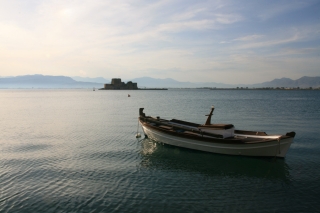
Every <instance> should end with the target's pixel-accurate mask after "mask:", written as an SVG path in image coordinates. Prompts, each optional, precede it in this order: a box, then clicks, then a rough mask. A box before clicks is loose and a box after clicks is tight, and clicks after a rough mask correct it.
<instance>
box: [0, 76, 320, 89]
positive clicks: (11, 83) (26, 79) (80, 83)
mask: <svg viewBox="0 0 320 213" xmlns="http://www.w3.org/2000/svg"><path fill="white" fill-rule="evenodd" d="M110 81H111V79H110V80H108V79H105V78H102V77H97V78H83V77H79V76H75V77H67V76H48V75H25V76H16V77H0V88H93V87H95V88H102V87H103V84H105V83H110ZM122 81H124V82H127V81H125V80H124V79H122ZM130 81H132V82H136V83H138V87H139V88H201V87H210V88H212V87H216V88H236V87H248V88H266V87H274V88H275V87H288V88H297V87H300V88H309V87H313V88H320V77H307V76H304V77H302V78H299V79H297V80H292V79H290V78H281V79H274V80H272V81H269V82H264V83H259V84H238V85H230V84H223V83H216V82H203V83H193V82H180V81H176V80H174V79H171V78H166V79H155V78H150V77H142V78H135V79H131V80H130Z"/></svg>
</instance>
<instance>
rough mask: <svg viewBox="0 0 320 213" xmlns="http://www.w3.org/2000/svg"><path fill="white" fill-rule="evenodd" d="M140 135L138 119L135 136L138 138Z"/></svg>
mask: <svg viewBox="0 0 320 213" xmlns="http://www.w3.org/2000/svg"><path fill="white" fill-rule="evenodd" d="M140 137H141V134H140V133H139V118H138V126H137V134H136V138H140Z"/></svg>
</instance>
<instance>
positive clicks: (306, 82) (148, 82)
mask: <svg viewBox="0 0 320 213" xmlns="http://www.w3.org/2000/svg"><path fill="white" fill-rule="evenodd" d="M131 81H132V82H137V83H138V86H139V87H168V88H200V87H210V88H213V87H216V88H236V87H248V88H265V87H274V88H276V87H288V88H293V87H294V88H297V87H300V88H309V87H313V88H319V87H320V77H307V76H304V77H302V78H299V79H297V80H292V79H290V78H281V79H274V80H272V81H268V82H264V83H259V84H237V85H232V84H223V83H215V82H203V83H191V82H180V81H176V80H174V79H171V78H166V79H154V78H150V77H143V78H135V79H132V80H131Z"/></svg>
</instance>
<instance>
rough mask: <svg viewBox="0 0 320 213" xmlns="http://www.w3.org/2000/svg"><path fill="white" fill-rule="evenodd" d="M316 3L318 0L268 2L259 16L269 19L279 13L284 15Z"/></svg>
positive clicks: (264, 19) (262, 18)
mask: <svg viewBox="0 0 320 213" xmlns="http://www.w3.org/2000/svg"><path fill="white" fill-rule="evenodd" d="M315 3H316V1H313V0H311V1H297V0H292V1H290V3H289V2H288V1H276V2H273V3H270V4H268V5H267V6H266V8H265V9H263V10H262V11H261V14H260V15H259V17H260V19H261V20H263V21H266V20H268V19H271V18H274V17H276V16H279V15H283V14H285V13H288V12H293V11H296V10H300V9H302V8H305V7H308V6H310V5H313V4H315Z"/></svg>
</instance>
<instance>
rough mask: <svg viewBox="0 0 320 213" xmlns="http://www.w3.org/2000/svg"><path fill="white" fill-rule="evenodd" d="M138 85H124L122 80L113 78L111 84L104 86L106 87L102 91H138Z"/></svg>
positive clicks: (129, 82) (131, 83) (128, 83)
mask: <svg viewBox="0 0 320 213" xmlns="http://www.w3.org/2000/svg"><path fill="white" fill-rule="evenodd" d="M137 89H138V84H137V83H133V82H132V81H128V82H127V83H124V82H122V81H121V78H113V79H112V80H111V84H104V87H103V88H101V90H137Z"/></svg>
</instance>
